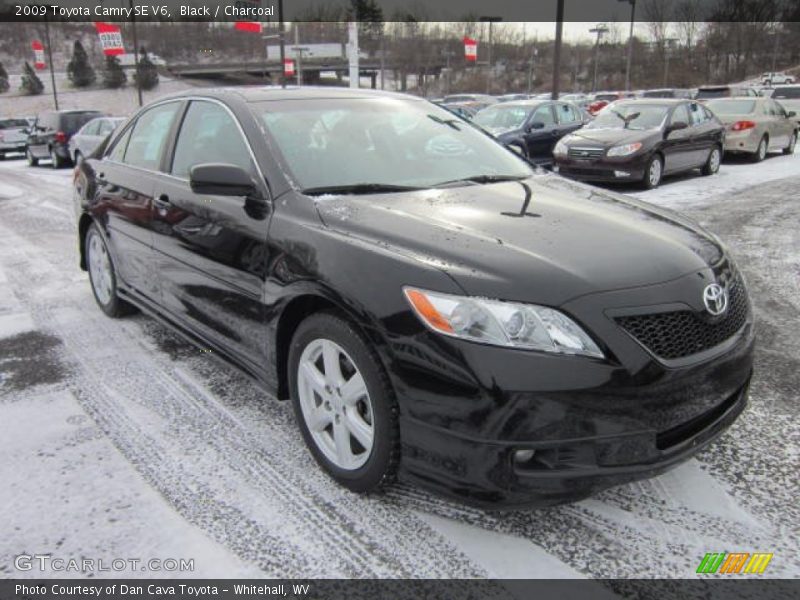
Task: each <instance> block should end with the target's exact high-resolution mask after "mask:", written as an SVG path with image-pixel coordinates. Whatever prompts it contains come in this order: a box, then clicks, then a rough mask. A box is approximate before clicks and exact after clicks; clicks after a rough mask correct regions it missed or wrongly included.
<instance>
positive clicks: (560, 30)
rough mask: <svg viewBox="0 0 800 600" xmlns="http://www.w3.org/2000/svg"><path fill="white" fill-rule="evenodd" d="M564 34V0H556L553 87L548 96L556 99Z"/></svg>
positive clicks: (559, 80) (559, 81)
mask: <svg viewBox="0 0 800 600" xmlns="http://www.w3.org/2000/svg"><path fill="white" fill-rule="evenodd" d="M563 34H564V0H558V4H556V42H555V48H554V49H553V89H552V90H551V92H550V96H551V98H552V99H553V100H558V91H559V90H558V88H559V84H560V83H561V77H560V75H561V73H560V71H561V38H562V37H563Z"/></svg>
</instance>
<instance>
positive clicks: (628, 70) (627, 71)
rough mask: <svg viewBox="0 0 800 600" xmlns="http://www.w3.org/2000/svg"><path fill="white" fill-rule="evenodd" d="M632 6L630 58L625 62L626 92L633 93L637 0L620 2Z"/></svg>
mask: <svg viewBox="0 0 800 600" xmlns="http://www.w3.org/2000/svg"><path fill="white" fill-rule="evenodd" d="M618 1H619V2H627V3H628V4H630V5H631V28H630V32H629V33H628V57H627V59H626V61H625V91H626V92H630V91H631V62H632V61H633V24H634V22H635V21H636V0H618Z"/></svg>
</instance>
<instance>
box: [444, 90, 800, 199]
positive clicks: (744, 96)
mask: <svg viewBox="0 0 800 600" xmlns="http://www.w3.org/2000/svg"><path fill="white" fill-rule="evenodd" d="M667 92H668V90H648V91H645V92H642V93H638V94H636V95H634V94H628V96H629V97H627V98H626V97H622V94H621V93H615V94H618V95H617V96H616V97H613V98H612V97H608V98H606V97H603V98H598V97H597V96H595V98H594V99H592V102H596V101H598V100H601V101H603V102H605V104H604V105H603V107H602V108H600V109H599V110H597V111H592V112H596V115H592V114H591V112H590V111H589V110H586V109H585V108H583V107H582V106H581V105H580V104H579V103H577V102H575V101H570V98H568V97H560V98H559V99H558V100H552V99H549V98H541V97H535V98H525V99H515V100H508V99H506V98H501V99H498V100H497V101H495V102H490V103H487V104H486V105H485V106H484V107H483V108H481V109H480V110H477V111H476V112H475V113H474V114H473V115H472V116H471V117H465V116H464V115H463V114H461V113H459V112H456V114H459V116H462V118H469V120H470V121H471V122H472V123H473V124H475V125H477V126H479V127H481V128H483V129H484V130H485V131H487V132H488V133H489V134H491V135H493V136H494V137H496V138H497V139H498V140H499V141H501V142H503V143H504V144H506V145H507V146H509V147H510V148H512V149H513V150H515V151H516V152H517V153H519V154H520V155H522V156H524V157H525V158H527V159H528V160H529V161H530V162H532V163H534V164H536V165H539V166H544V167H552V168H553V169H554V170H557V171H559V172H560V173H561V174H563V175H565V176H568V177H571V178H575V179H580V180H585V181H594V182H617V181H618V182H630V181H634V182H641V183H642V185H644V186H645V187H647V188H653V187H656V186H658V185H659V184H660V183H661V180H662V178H663V177H664V176H665V175H669V174H674V173H679V172H682V171H687V170H692V169H697V168H700V169H701V170H702V171H703V172H704V173H705V174H713V173H716V172H717V170H718V169H719V165H720V162H721V161H722V157H723V155H724V153H733V154H747V155H749V157H750V158H751V159H752V160H753V161H761V160H764V158H766V156H767V154H768V153H769V152H784V153H787V154H788V153H792V152H794V148H795V145H796V143H797V137H798V128H799V127H800V120H799V119H798V113H800V86H780V87H776V88H774V89H773V90H772V97H767V96H761V95H758V94H757V93H756V92H755V91H754V90H752V89H751V88H744V87H741V88H740V87H737V86H719V88H711V87H708V88H700V89H699V90H698V93H697V94H695V98H694V99H692V98H689V95H688V94H687V95H686V96H685V97H681V95H680V94H678V93H676V91H675V90H672V91H671V93H670V94H668V93H667ZM465 96H467V95H461V96H459V97H456V100H457V101H458V102H463V100H464V97H465ZM609 96H610V94H609ZM482 100H484V101H485V98H482ZM609 101H610V102H609ZM442 106H444V107H445V108H448V109H450V103H449V102H448V99H447V98H445V99H444V101H443V102H442Z"/></svg>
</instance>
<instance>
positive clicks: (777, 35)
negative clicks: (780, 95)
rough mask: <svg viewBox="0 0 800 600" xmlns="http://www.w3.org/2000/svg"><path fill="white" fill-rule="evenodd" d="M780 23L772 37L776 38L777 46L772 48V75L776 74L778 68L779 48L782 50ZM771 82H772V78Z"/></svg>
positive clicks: (776, 25) (777, 24)
mask: <svg viewBox="0 0 800 600" xmlns="http://www.w3.org/2000/svg"><path fill="white" fill-rule="evenodd" d="M780 26H781V25H780V23H776V24H775V30H774V31H773V32H772V35H774V36H775V44H774V45H773V47H772V70H771V71H770V72H771V73H774V72H775V69H776V68H777V66H778V48H780V39H781V30H780V29H779V28H780ZM770 80H772V76H770Z"/></svg>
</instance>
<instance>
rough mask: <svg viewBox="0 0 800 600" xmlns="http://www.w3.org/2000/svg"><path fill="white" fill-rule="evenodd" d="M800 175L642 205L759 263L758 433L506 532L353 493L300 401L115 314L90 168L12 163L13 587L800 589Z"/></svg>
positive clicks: (501, 525)
mask: <svg viewBox="0 0 800 600" xmlns="http://www.w3.org/2000/svg"><path fill="white" fill-rule="evenodd" d="M798 167H800V155H795V156H789V157H785V156H775V157H771V158H770V159H769V160H767V161H766V162H765V163H763V164H758V165H753V164H746V163H742V162H741V161H737V162H734V163H726V164H724V165H723V167H722V170H721V172H720V173H719V175H716V176H713V177H710V178H707V177H699V176H696V177H682V178H680V179H673V180H667V181H665V182H664V184H663V186H662V187H661V188H659V189H658V190H654V191H650V192H636V191H635V190H631V189H629V190H622V191H627V192H631V193H634V194H635V195H637V196H638V197H640V198H642V199H644V200H646V201H649V202H653V203H656V204H661V205H664V206H668V207H671V208H679V209H681V210H684V211H686V212H688V214H690V215H691V216H693V217H695V218H696V219H698V220H700V221H701V222H703V223H704V224H705V225H706V226H708V227H709V228H711V229H712V230H713V231H714V232H716V233H718V234H719V235H720V236H721V237H722V239H723V240H724V241H725V242H726V243H727V244H728V245H729V247H730V249H731V251H732V253H733V254H734V256H735V257H737V259H738V262H739V265H740V267H741V269H742V271H743V272H744V273H745V275H746V277H747V279H748V282H749V286H750V290H751V294H752V297H753V302H754V307H755V311H756V317H757V324H758V335H759V350H758V357H757V370H756V374H755V377H754V380H753V384H752V392H751V394H752V396H751V404H750V406H749V407H748V409H747V411H746V413H745V414H744V416H743V417H742V418H740V419H739V420H738V421H737V423H736V424H735V425H734V427H733V428H732V429H731V430H730V431H729V432H728V433H727V434H725V435H724V436H723V437H722V438H721V439H720V440H719V441H718V442H716V443H715V444H714V445H712V446H711V447H710V448H708V449H706V450H704V451H703V452H701V453H700V454H699V455H698V456H697V457H696V458H695V459H692V460H690V461H688V462H687V463H685V464H683V465H681V466H680V467H679V468H677V469H674V470H672V471H670V472H668V473H666V474H664V475H662V476H660V477H657V478H655V479H651V480H646V481H641V482H636V483H633V484H630V485H625V486H620V487H617V488H614V489H611V490H608V491H605V492H603V493H601V494H598V495H597V496H595V497H593V498H591V499H588V500H585V501H583V502H579V503H576V504H572V505H568V506H562V507H556V508H550V509H542V510H530V511H515V512H506V513H488V512H484V511H480V510H476V509H472V508H467V507H464V506H461V505H458V504H454V503H451V502H448V501H445V500H442V499H439V498H437V497H435V496H432V495H430V494H428V493H427V492H424V491H421V490H419V489H416V488H412V487H409V486H406V485H398V486H396V487H393V488H392V489H390V490H389V491H388V492H387V493H386V494H384V495H381V496H372V497H366V498H365V497H360V496H357V495H354V494H351V493H349V492H347V491H345V490H343V489H342V488H340V487H338V486H336V485H335V484H334V483H332V482H331V480H329V479H328V478H327V477H326V476H325V475H323V474H322V473H321V471H320V470H319V469H318V467H317V466H316V464H315V463H314V461H313V459H312V458H311V457H310V456H309V454H308V452H307V450H306V449H305V447H304V445H303V443H302V441H301V438H300V435H299V434H298V432H297V429H296V426H295V423H294V418H293V415H292V413H291V408H290V406H289V405H288V404H287V403H280V402H276V401H273V400H272V399H270V398H268V397H266V396H265V394H264V393H263V392H262V391H261V390H260V389H258V388H257V387H255V386H254V385H253V384H251V383H250V382H249V381H248V380H246V379H245V378H243V377H241V376H240V375H239V374H238V373H237V372H236V371H234V370H232V369H230V368H228V367H224V366H220V365H219V364H217V363H216V362H213V361H211V360H210V359H209V358H208V355H206V354H203V353H201V352H199V351H198V350H196V349H195V348H194V347H192V346H189V345H187V344H186V343H184V342H183V341H181V340H180V339H179V338H178V337H176V336H175V335H173V334H172V333H170V332H169V331H168V330H166V329H165V328H163V327H162V326H161V325H159V324H157V323H155V322H154V321H153V320H152V319H149V318H147V317H145V316H142V315H139V316H135V317H132V318H128V319H123V320H110V319H107V318H105V317H104V316H103V315H102V313H101V312H100V311H99V310H98V309H97V308H96V306H95V303H94V300H93V298H92V295H91V291H90V289H89V284H88V281H87V277H86V275H85V274H84V273H82V272H81V271H79V270H78V268H77V250H76V245H75V231H74V223H73V220H74V217H73V215H72V208H71V192H70V175H71V172H70V171H69V170H62V171H53V170H51V169H49V168H48V167H46V166H43V167H40V168H28V167H26V166H25V165H24V163H23V161H21V160H13V161H12V160H9V161H6V162H4V163H0V190H9V189H11V188H13V189H14V190H15V191H14V193H5V194H3V193H0V423H3V424H4V432H6V431H7V432H8V433H9V434H8V435H4V436H2V437H3V439H0V480H3V481H4V482H6V484H5V485H3V486H0V522H2V523H3V524H4V525H5V527H4V531H5V532H6V533H7V535H4V536H3V538H2V539H0V575H2V576H12V575H14V576H18V575H19V573H15V572H13V567H12V566H11V565H12V561H13V557H14V556H15V555H17V554H20V553H23V552H29V553H31V552H44V553H52V554H53V555H54V556H66V557H69V556H92V557H97V558H104V559H105V560H109V561H110V560H111V559H112V558H116V557H122V558H150V557H155V558H166V557H170V558H194V559H195V567H196V569H195V572H194V575H198V576H204V577H212V576H216V575H229V576H250V575H262V576H281V577H296V576H312V577H342V576H343V577H433V578H447V577H456V578H474V577H500V578H502V577H567V578H570V577H608V578H617V577H618V578H630V577H636V576H644V577H666V578H669V577H692V576H693V573H694V571H695V569H696V567H697V564H698V563H699V561H700V559H701V558H702V557H703V555H704V554H705V553H706V552H724V551H768V552H773V553H774V554H775V556H774V558H773V560H772V562H771V564H770V565H769V568H768V571H767V576H772V577H798V576H800V558H798V556H800V555H799V554H798V549H800V548H799V547H798V539H800V518H799V517H800V508H798V505H797V502H796V497H795V490H796V486H797V473H798V467H800V450H798V448H800V444H799V443H798V442H800V427H798V425H797V418H796V415H797V404H798V392H797V390H798V389H800V342H799V341H798V339H797V335H796V334H797V329H798V326H797V324H798V322H800V302H799V301H798V298H800V289H798V288H800V277H799V276H798V275H800V239H799V238H798V235H799V234H798V229H797V223H799V222H800V202H798V195H800V194H799V193H798V190H799V189H800V168H798ZM643 569H645V570H643ZM133 574H141V575H142V576H148V575H149V574H148V573H133ZM616 591H619V590H616ZM606 592H607V590H606V589H605V588H603V589H600V590H599V591H598V594H597V595H598V597H601V596H602V595H607V594H606ZM628 592H630V590H628ZM632 593H635V591H634V592H632ZM465 597H467V596H466V594H465Z"/></svg>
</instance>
